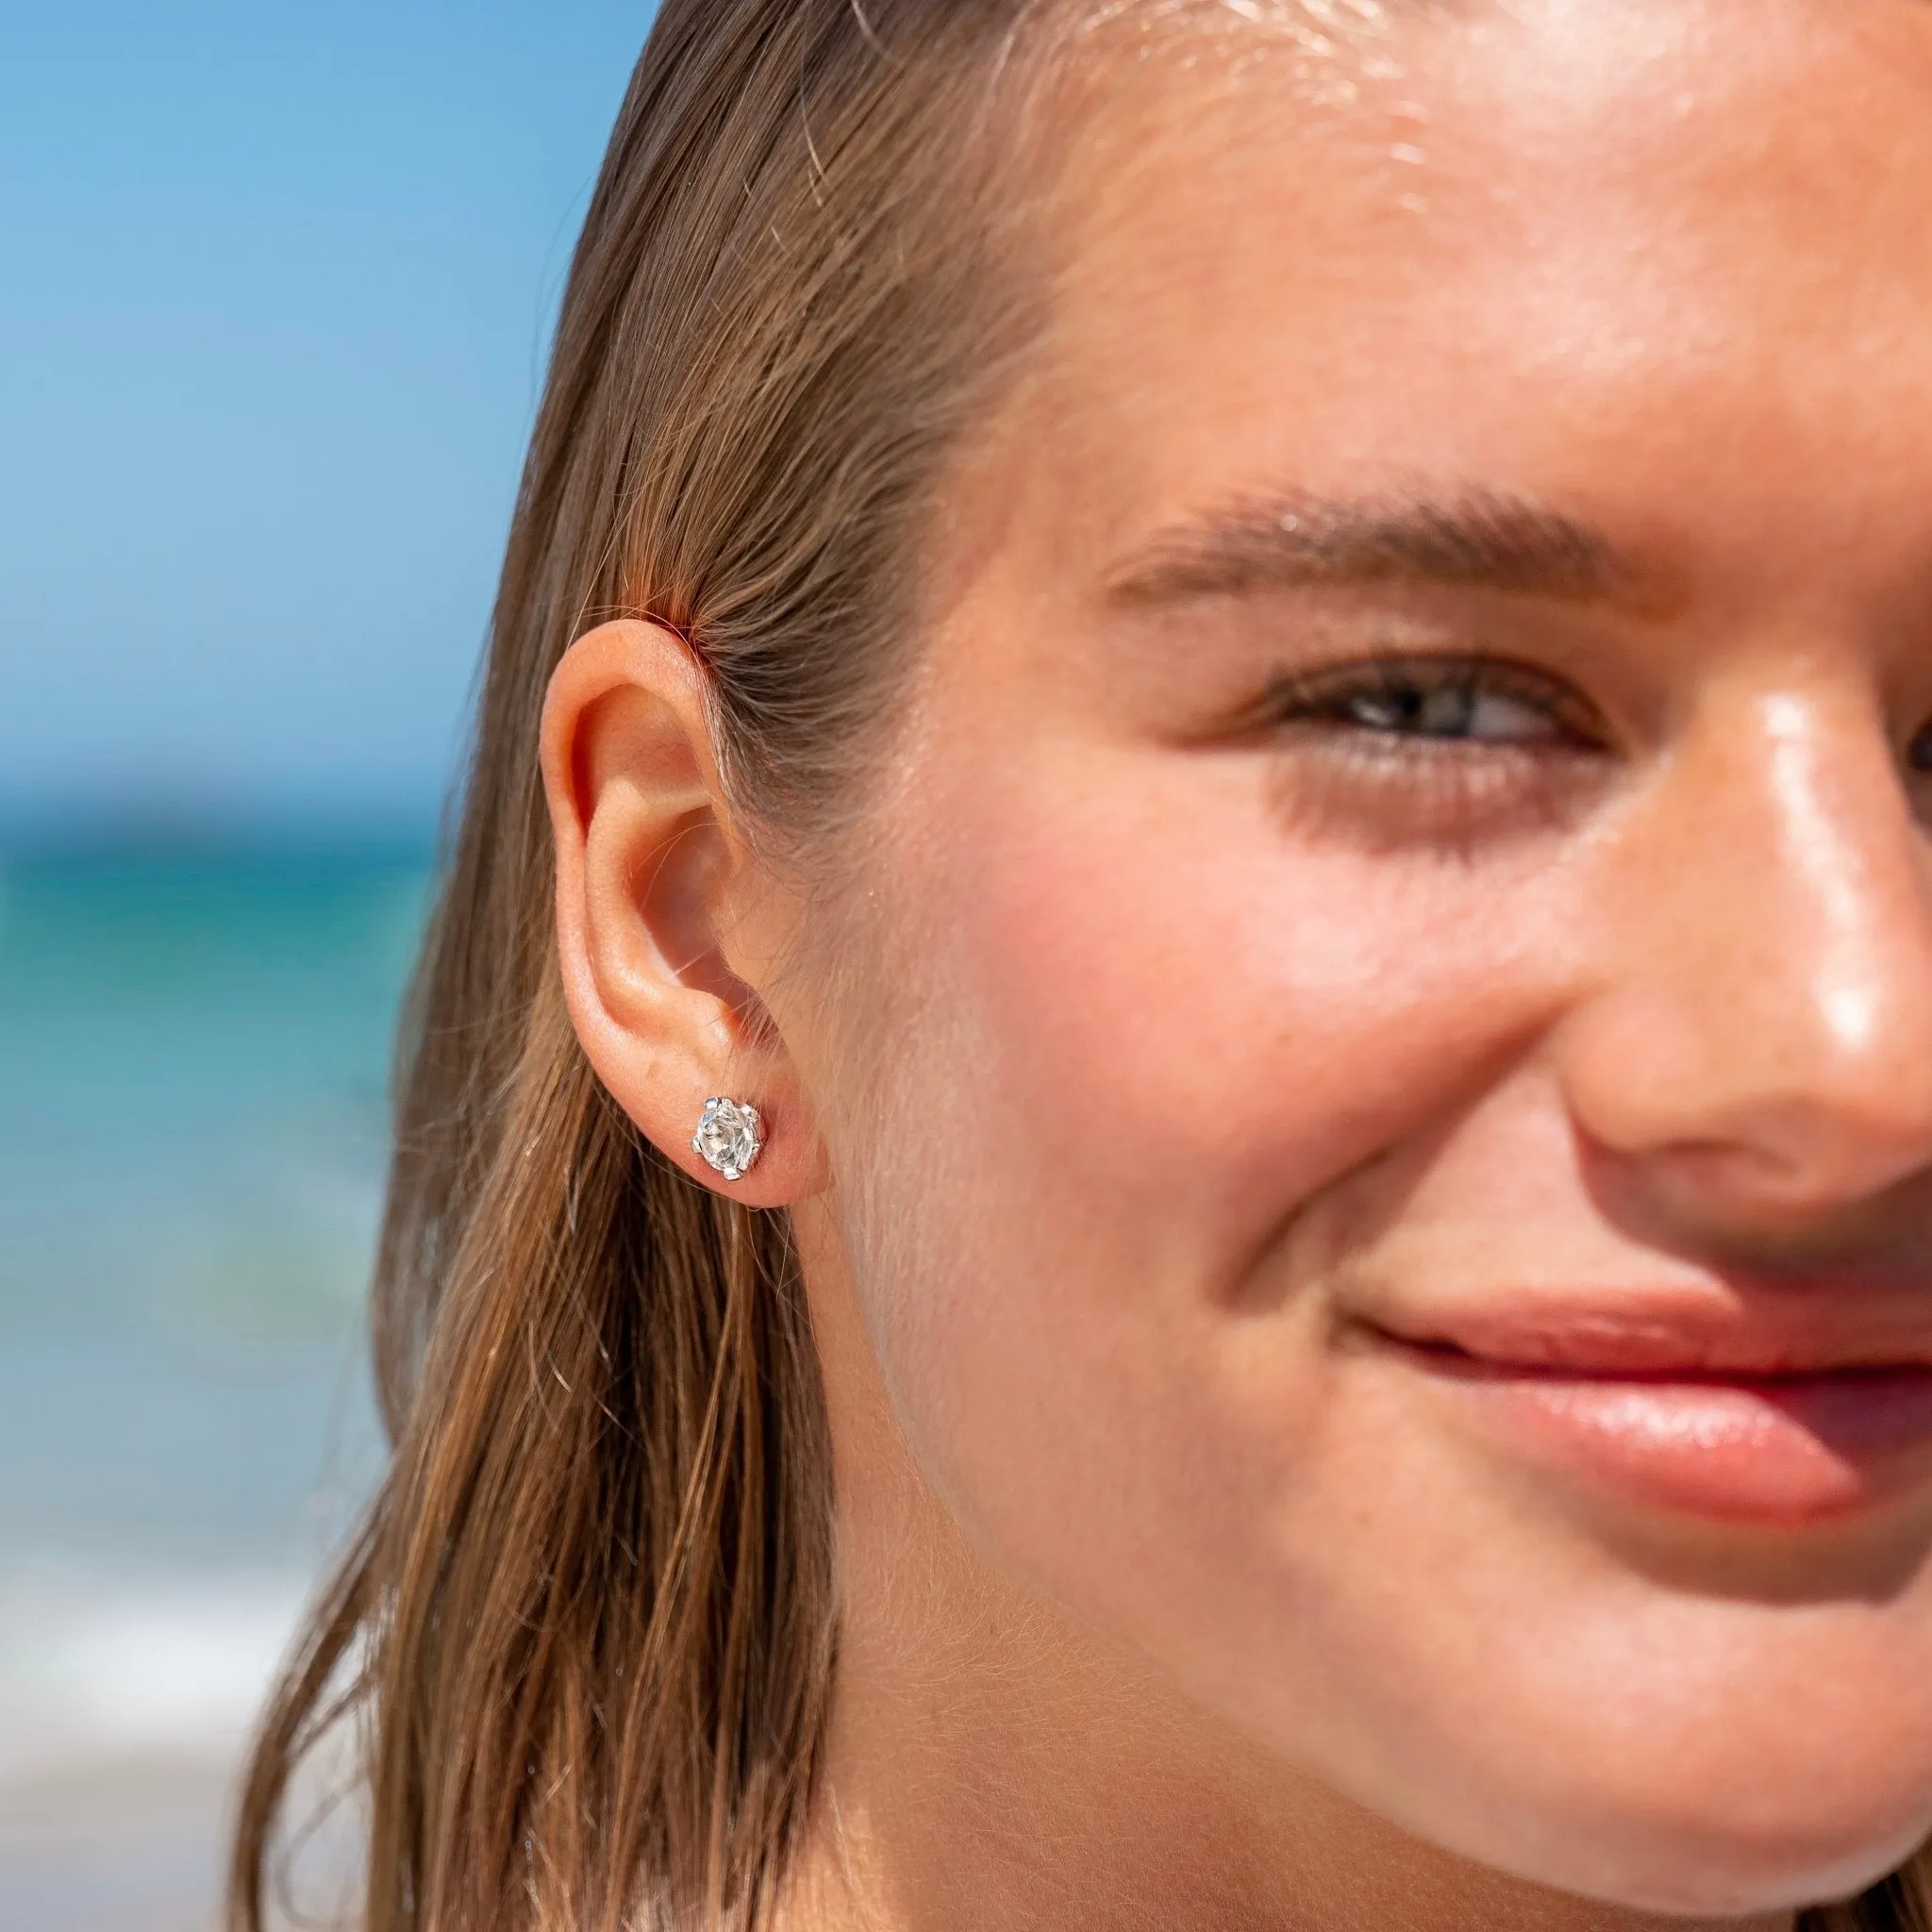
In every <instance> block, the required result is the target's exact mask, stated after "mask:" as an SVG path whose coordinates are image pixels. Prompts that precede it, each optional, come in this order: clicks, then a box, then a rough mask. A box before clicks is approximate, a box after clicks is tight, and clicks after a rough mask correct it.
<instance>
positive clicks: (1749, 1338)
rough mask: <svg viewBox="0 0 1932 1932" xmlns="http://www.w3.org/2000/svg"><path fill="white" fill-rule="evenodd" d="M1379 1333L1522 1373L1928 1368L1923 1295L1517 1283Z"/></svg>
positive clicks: (1377, 1314) (1929, 1323)
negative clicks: (1516, 1288) (1519, 1288)
mask: <svg viewBox="0 0 1932 1932" xmlns="http://www.w3.org/2000/svg"><path fill="white" fill-rule="evenodd" d="M1364 1319H1365V1325H1366V1326H1367V1327H1369V1328H1370V1329H1371V1330H1372V1331H1374V1332H1375V1333H1377V1334H1379V1335H1380V1336H1382V1337H1383V1338H1384V1339H1385V1340H1390V1341H1396V1342H1400V1343H1402V1344H1405V1345H1406V1346H1407V1347H1410V1348H1415V1349H1421V1350H1426V1351H1431V1352H1434V1353H1437V1354H1441V1355H1443V1356H1445V1357H1466V1358H1467V1359H1468V1360H1469V1362H1470V1363H1471V1364H1472V1365H1473V1366H1487V1367H1492V1368H1495V1369H1499V1370H1504V1371H1508V1370H1515V1371H1518V1372H1520V1373H1523V1374H1547V1375H1562V1374H1571V1375H1577V1376H1592V1375H1596V1376H1630V1377H1638V1376H1653V1377H1657V1376H1670V1375H1680V1376H1686V1377H1707V1378H1711V1379H1722V1378H1724V1377H1735V1378H1737V1379H1739V1380H1752V1379H1767V1380H1768V1379H1773V1378H1777V1377H1795V1376H1801V1375H1822V1374H1848V1373H1855V1372H1857V1371H1866V1372H1870V1371H1874V1370H1884V1369H1902V1368H1927V1367H1932V1294H1926V1293H1924V1292H1920V1293H1911V1292H1908V1291H1888V1292H1886V1293H1884V1294H1882V1295H1873V1294H1872V1293H1870V1292H1869V1291H1860V1290H1857V1289H1853V1290H1844V1291H1840V1290H1838V1289H1835V1288H1834V1287H1832V1286H1831V1285H1829V1284H1820V1285H1817V1286H1807V1287H1804V1288H1793V1287H1788V1286H1780V1287H1778V1288H1776V1289H1774V1290H1771V1291H1755V1292H1749V1293H1738V1294H1734V1293H1732V1292H1730V1291H1724V1290H1719V1289H1713V1290H1710V1291H1683V1290H1679V1289H1675V1288H1673V1289H1668V1290H1660V1289H1655V1288H1641V1287H1633V1288H1628V1289H1618V1290H1604V1289H1591V1290H1589V1291H1565V1290H1561V1289H1554V1288H1553V1289H1544V1290H1535V1291H1523V1292H1514V1293H1508V1294H1500V1295H1484V1296H1481V1297H1479V1298H1469V1299H1464V1298H1461V1297H1457V1298H1454V1299H1444V1300H1443V1301H1441V1303H1440V1304H1437V1305H1435V1306H1426V1305H1416V1306H1412V1307H1400V1308H1393V1309H1389V1310H1376V1311H1374V1312H1372V1313H1370V1314H1368V1315H1367V1316H1366V1317H1365V1318H1364Z"/></svg>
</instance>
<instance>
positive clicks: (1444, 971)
mask: <svg viewBox="0 0 1932 1932" xmlns="http://www.w3.org/2000/svg"><path fill="white" fill-rule="evenodd" d="M987 770H988V766H987V765H984V764H982V765H979V766H977V767H976V768H975V771H974V774H973V781H972V782H964V781H962V782H961V783H960V784H959V785H958V786H957V787H956V788H953V789H951V790H950V791H946V792H945V794H944V795H943V798H942V800H941V802H940V803H939V804H937V805H936V806H935V807H934V808H933V809H932V812H931V817H930V819H929V820H928V821H927V823H928V824H929V825H930V826H933V827H942V828H943V830H942V831H935V832H933V833H932V834H930V835H929V836H927V837H926V838H924V839H923V840H921V841H919V848H918V849H919V850H920V851H921V853H922V855H923V858H922V864H921V870H920V875H919V880H918V883H917V885H916V887H915V888H914V891H915V896H916V897H917V898H918V899H919V900H920V901H921V902H922V904H923V909H924V924H925V926H926V930H927V932H928V941H927V944H926V946H925V948H924V962H923V965H922V969H921V970H922V972H923V973H924V974H929V975H930V985H929V987H928V989H927V991H928V995H929V999H930V1010H931V1011H933V1012H934V1014H935V1015H936V1016H937V1015H940V1014H943V1016H944V1019H943V1023H942V1024H934V1026H933V1027H932V1028H931V1029H930V1030H929V1032H928V1033H927V1034H926V1035H925V1037H924V1040H923V1041H914V1042H913V1046H912V1050H911V1055H910V1058H908V1059H907V1060H906V1061H905V1062H903V1063H902V1065H901V1067H900V1069H899V1071H898V1074H897V1077H898V1079H899V1080H900V1081H901V1083H902V1084H903V1087H904V1088H905V1089H907V1090H914V1089H916V1090H917V1091H916V1092H914V1091H908V1099H909V1100H910V1101H911V1103H912V1105H911V1107H910V1108H908V1109H907V1110H906V1111H907V1114H908V1117H924V1118H926V1119H929V1120H932V1121H935V1122H942V1123H943V1124H944V1131H943V1134H942V1135H941V1136H940V1137H939V1138H940V1139H941V1140H942V1141H943V1142H944V1145H943V1149H941V1148H939V1147H938V1146H936V1145H934V1144H932V1143H931V1142H928V1143H927V1146H926V1153H925V1156H924V1158H922V1159H921V1160H920V1162H919V1164H918V1167H917V1169H916V1171H915V1169H914V1168H913V1167H911V1166H910V1165H908V1164H906V1163H905V1161H904V1158H903V1156H902V1157H901V1158H899V1160H898V1161H897V1162H896V1163H895V1161H894V1159H893V1158H892V1157H891V1156H890V1155H889V1157H888V1160H887V1166H888V1169H889V1170H890V1169H891V1167H892V1166H893V1165H895V1164H897V1165H899V1166H900V1168H901V1170H902V1178H901V1180H900V1182H899V1183H897V1185H896V1191H897V1192H898V1193H900V1194H902V1195H904V1196H905V1197H906V1200H907V1204H908V1212H907V1213H906V1215H905V1216H904V1219H905V1220H906V1221H907V1223H908V1224H914V1223H916V1224H917V1227H918V1230H919V1236H920V1240H919V1244H918V1249H917V1252H916V1253H913V1252H910V1251H908V1252H906V1253H904V1254H903V1255H901V1256H900V1257H898V1258H897V1259H896V1261H895V1262H894V1263H893V1264H892V1265H890V1266H881V1267H875V1268H873V1269H870V1270H868V1271H867V1272H868V1274H870V1275H871V1277H872V1282H873V1288H872V1290H871V1291H869V1296H868V1298H869V1300H870V1302H871V1304H872V1307H871V1310H870V1312H871V1318H872V1322H873V1326H874V1341H875V1344H876V1346H877V1348H878V1350H879V1353H880V1356H881V1358H882V1361H883V1363H884V1366H885V1369H886V1373H887V1374H888V1378H889V1380H890V1382H891V1385H892V1387H893V1392H894V1396H895V1400H896V1401H897V1402H898V1404H899V1407H900V1409H901V1412H902V1421H903V1422H904V1424H905V1425H906V1427H907V1430H908V1436H909V1437H910V1438H911V1440H912V1441H913V1445H914V1447H915V1450H916V1451H917V1452H918V1453H919V1455H920V1457H921V1459H922V1461H923V1462H924V1465H925V1467H926V1473H927V1474H928V1477H929V1478H930V1479H931V1480H932V1481H933V1482H934V1483H935V1485H936V1487H938V1488H939V1489H940V1490H941V1492H942V1493H944V1494H945V1495H946V1496H947V1499H948V1501H949V1503H950V1504H951V1506H952V1507H954V1509H955V1510H956V1512H957V1513H958V1515H959V1516H960V1517H961V1519H962V1520H963V1521H965V1522H966V1523H967V1524H968V1525H969V1527H973V1526H974V1525H975V1524H976V1525H977V1527H978V1528H979V1530H980V1532H981V1534H982V1536H983V1538H984V1540H985V1541H989V1542H991V1543H995V1544H998V1545H1000V1546H1002V1547H1003V1548H1005V1549H1006V1550H1007V1551H1008V1553H1009V1554H1011V1555H1013V1556H1015V1557H1017V1558H1018V1560H1020V1561H1021V1562H1023V1563H1024V1562H1025V1561H1026V1560H1027V1558H1026V1557H1024V1554H1023V1546H1049V1545H1050V1546H1053V1547H1057V1548H1058V1549H1060V1550H1061V1551H1063V1552H1065V1553H1066V1554H1068V1555H1069V1556H1070V1557H1071V1556H1072V1544H1071V1543H1070V1542H1069V1540H1068V1536H1067V1528H1066V1525H1067V1523H1068V1521H1069V1514H1070V1512H1072V1514H1073V1516H1074V1518H1076V1519H1077V1520H1078V1521H1079V1522H1080V1523H1082V1524H1084V1525H1085V1526H1086V1529H1087V1531H1089V1532H1091V1535H1092V1537H1093V1538H1094V1539H1095V1540H1097V1541H1110V1542H1111V1544H1112V1547H1111V1548H1110V1550H1109V1551H1108V1552H1105V1553H1103V1552H1100V1551H1098V1550H1088V1551H1085V1552H1083V1553H1082V1554H1081V1556H1080V1557H1079V1558H1078V1559H1077V1562H1075V1563H1074V1565H1073V1566H1072V1567H1073V1568H1074V1569H1075V1570H1077V1571H1080V1572H1081V1573H1082V1574H1086V1575H1088V1576H1089V1577H1093V1576H1097V1575H1099V1574H1104V1573H1105V1571H1106V1570H1107V1569H1108V1566H1109V1565H1110V1564H1114V1563H1117V1562H1118V1563H1124V1564H1131V1563H1132V1562H1134V1561H1136V1560H1138V1559H1137V1557H1136V1555H1135V1551H1134V1545H1135V1543H1136V1541H1137V1540H1138V1538H1140V1537H1141V1535H1143V1534H1145V1533H1147V1532H1148V1530H1149V1528H1150V1527H1151V1525H1152V1524H1153V1523H1154V1522H1155V1520H1156V1519H1157V1518H1158V1516H1159V1515H1160V1514H1161V1511H1162V1500H1161V1499H1162V1498H1165V1500H1166V1502H1168V1503H1172V1504H1173V1505H1174V1508H1175V1510H1176V1511H1178V1512H1179V1514H1180V1515H1181V1517H1182V1518H1183V1519H1185V1520H1187V1521H1188V1522H1189V1523H1190V1524H1191V1532H1190V1533H1191V1534H1193V1535H1196V1536H1198V1537H1201V1538H1207V1537H1209V1536H1212V1535H1215V1534H1217V1533H1218V1534H1222V1535H1224V1536H1225V1537H1226V1538H1227V1539H1229V1541H1230V1546H1231V1547H1230V1550H1229V1552H1228V1554H1229V1555H1230V1557H1231V1556H1232V1555H1233V1550H1232V1544H1233V1543H1235V1542H1238V1541H1241V1539H1242V1538H1244V1537H1245V1538H1247V1539H1248V1540H1249V1541H1252V1538H1253V1535H1254V1533H1255V1528H1256V1525H1255V1523H1254V1520H1253V1517H1254V1512H1256V1511H1265V1510H1270V1509H1273V1508H1274V1507H1275V1504H1276V1503H1277V1502H1278V1500H1279V1494H1280V1491H1281V1490H1282V1488H1283V1486H1284V1485H1287V1486H1293V1485H1295V1484H1297V1483H1300V1482H1302V1481H1304V1480H1306V1479H1308V1478H1307V1472H1308V1471H1309V1469H1310V1468H1311V1466H1312V1462H1313V1459H1314V1452H1313V1447H1312V1443H1313V1439H1314V1436H1315V1434H1316V1433H1317V1432H1318V1431H1320V1430H1321V1428H1322V1427H1323V1426H1324V1407H1325V1406H1326V1404H1327V1398H1328V1392H1329V1390H1328V1378H1329V1374H1330V1364H1329V1362H1328V1360H1327V1357H1326V1353H1325V1350H1324V1341H1325V1333H1326V1331H1325V1328H1324V1321H1325V1318H1326V1313H1327V1310H1326V1308H1325V1307H1324V1301H1323V1297H1322V1293H1321V1284H1320V1282H1319V1280H1317V1281H1315V1282H1312V1283H1309V1284H1305V1285H1304V1286H1303V1287H1302V1288H1301V1289H1300V1290H1299V1291H1297V1292H1296V1293H1295V1294H1294V1295H1293V1296H1292V1297H1291V1300H1290V1304H1289V1306H1286V1307H1281V1306H1278V1302H1277V1305H1276V1306H1275V1307H1274V1318H1273V1319H1271V1320H1269V1321H1267V1322H1265V1323H1257V1322H1254V1321H1245V1320H1242V1319H1241V1305H1242V1303H1243V1300H1244V1298H1245V1291H1246V1289H1247V1287H1248V1285H1249V1284H1250V1283H1251V1282H1252V1281H1253V1280H1254V1279H1255V1278H1256V1276H1257V1273H1259V1272H1261V1271H1265V1270H1267V1269H1269V1268H1270V1267H1271V1265H1273V1264H1274V1262H1275V1261H1276V1260H1277V1258H1278V1257H1279V1255H1280V1253H1281V1251H1282V1246H1283V1242H1284V1239H1285V1237H1286V1236H1287V1234H1288V1233H1289V1232H1290V1231H1291V1229H1292V1227H1293V1226H1294V1224H1296V1222H1297V1219H1298V1217H1299V1215H1300V1213H1301V1211H1302V1210H1303V1209H1304V1208H1306V1206H1307V1204H1308V1202H1309V1200H1310V1198H1311V1197H1312V1196H1316V1195H1318V1194H1320V1193H1321V1192H1322V1191H1324V1190H1325V1189H1329V1188H1331V1187H1333V1186H1334V1185H1335V1184H1336V1183H1337V1182H1338V1181H1339V1180H1341V1179H1342V1178H1343V1177H1345V1176H1346V1175H1347V1174H1349V1173H1350V1171H1351V1170H1352V1169H1354V1168H1357V1166H1359V1165H1360V1164H1361V1163H1364V1162H1366V1161H1369V1160H1371V1159H1372V1158H1374V1157H1377V1156H1381V1155H1385V1154H1387V1153H1389V1152H1391V1150H1393V1149H1397V1148H1399V1147H1400V1146H1401V1144H1402V1143H1403V1142H1404V1141H1406V1140H1407V1138H1408V1137H1410V1136H1417V1135H1424V1134H1425V1133H1426V1132H1427V1131H1428V1130H1429V1129H1430V1128H1431V1126H1432V1125H1433V1124H1435V1123H1436V1122H1437V1121H1438V1120H1439V1118H1440V1117H1441V1115H1442V1114H1443V1113H1444V1111H1445V1110H1447V1109H1451V1108H1456V1107H1457V1106H1459V1105H1461V1104H1463V1103H1464V1102H1465V1100H1466V1099H1467V1098H1468V1097H1470V1095H1471V1093H1472V1091H1473V1090H1474V1088H1476V1087H1478V1086H1480V1085H1481V1084H1482V1083H1483V1081H1484V1080H1485V1078H1486V1077H1487V1074H1488V1070H1491V1069H1492V1068H1493V1067H1494V1065H1495V1063H1496V1061H1497V1060H1498V1058H1501V1057H1505V1056H1507V1053H1508V1052H1509V1050H1510V1048H1511V1045H1512V1042H1515V1041H1520V1040H1522V1039H1524V1038H1525V1037H1529V1036H1531V1035H1533V1034H1534V1032H1535V1031H1536V1030H1537V1029H1538V1028H1539V1027H1540V1026H1541V1024H1543V1023H1544V1022H1545V1020H1546V1018H1547V1014H1548V1012H1549V1009H1550V1006H1551V1001H1552V988H1553V986H1554V985H1555V984H1556V983H1557V979H1559V978H1560V970H1559V969H1560V953H1561V948H1560V945H1559V943H1558V942H1557V937H1556V935H1557V934H1558V933H1560V932H1561V931H1562V930H1564V929H1565V927H1564V921H1563V918H1562V915H1561V910H1560V907H1559V905H1558V903H1557V900H1558V897H1559V895H1557V894H1554V893H1552V892H1551V891H1548V890H1547V887H1548V880H1547V879H1541V880H1539V881H1536V882H1532V881H1531V880H1530V879H1528V878H1527V877H1518V878H1516V879H1515V880H1513V881H1506V882H1504V883H1502V884H1497V883H1496V882H1494V881H1493V880H1490V881H1487V882H1486V879H1485V876H1484V875H1482V874H1477V873H1474V872H1473V871H1471V870H1470V869H1468V868H1466V867H1458V866H1457V865H1456V864H1454V863H1451V862H1436V861H1433V860H1421V859H1416V858H1408V859H1403V860H1398V859H1395V858H1377V857H1374V856H1370V855H1367V854H1365V853H1363V852H1362V851H1360V850H1359V849H1357V850H1350V849H1348V848H1346V847H1344V846H1342V845H1341V844H1339V843H1329V844H1326V845H1318V844H1316V843H1315V842H1313V841H1308V840H1306V839H1298V838H1297V837H1296V836H1295V835H1293V834H1292V833H1291V831H1290V829H1289V827H1288V826H1287V824H1286V823H1285V822H1284V819H1283V817H1282V815H1281V813H1280V812H1279V811H1278V810H1277V809H1276V808H1274V806H1273V804H1272V803H1271V796H1272V791H1273V785H1272V779H1273V777H1274V774H1273V772H1272V771H1271V769H1270V768H1269V766H1268V765H1267V764H1266V762H1265V761H1264V760H1262V759H1260V758H1237V757H1205V756H1204V757H1192V756H1183V755H1180V754H1176V753H1172V752H1167V753H1157V752H1128V751H1112V750H1085V751H1080V752H1075V751H1074V750H1071V749H1070V748H1068V747H1065V746H1055V747H1049V756H1046V757H1042V758H1041V759H1040V760H1039V762H1038V763H1037V764H1036V765H1034V766H1033V767H1032V768H1031V769H1028V768H1026V767H1024V766H1022V767H1018V768H1016V767H1015V766H1014V765H1013V764H1012V763H1011V762H1010V761H1008V764H1007V767H1006V769H1005V770H1004V771H1003V772H1002V774H1001V777H1000V780H999V783H998V784H997V785H996V786H995V785H992V784H989V783H988V782H987V779H986V773H987ZM1544 870H1545V871H1546V870H1547V868H1544ZM1533 883H1535V884H1536V885H1538V886H1540V887H1541V888H1542V890H1532V884H1533ZM914 1200H916V1202H917V1208H916V1213H915V1212H913V1211H911V1209H910V1204H911V1203H912V1202H913V1201H914ZM888 1284H889V1285H888ZM1230 1471H1238V1472H1240V1474H1239V1475H1238V1476H1234V1475H1230ZM1235 1487H1241V1488H1243V1489H1244V1490H1245V1491H1246V1493H1245V1495H1244V1499H1242V1500H1240V1501H1238V1500H1237V1499H1236V1496H1235V1494H1234V1488H1235ZM1093 1494H1099V1495H1104V1496H1111V1497H1112V1498H1114V1499H1115V1502H1116V1504H1117V1505H1118V1508H1117V1511H1116V1513H1115V1515H1114V1516H1113V1517H1112V1518H1110V1519H1108V1518H1107V1517H1106V1516H1105V1515H1104V1513H1102V1514H1096V1513H1095V1511H1094V1510H1093V1508H1092V1507H1091V1497H1092V1495H1093ZM1204 1498H1207V1499H1216V1501H1215V1502H1214V1503H1212V1504H1211V1505H1210V1506H1208V1507H1204V1506H1203V1499H1204ZM1222 1506H1224V1508H1223V1517H1222V1520H1221V1521H1220V1522H1219V1523H1218V1524H1217V1523H1216V1522H1215V1521H1214V1510H1215V1507H1222Z"/></svg>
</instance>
